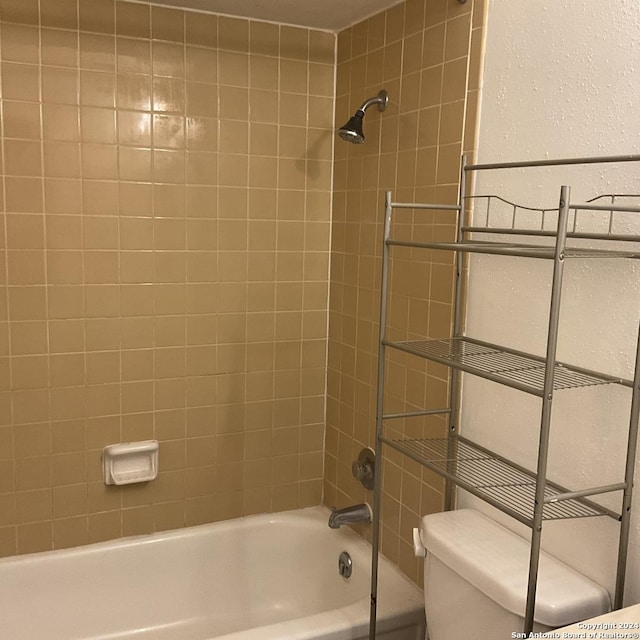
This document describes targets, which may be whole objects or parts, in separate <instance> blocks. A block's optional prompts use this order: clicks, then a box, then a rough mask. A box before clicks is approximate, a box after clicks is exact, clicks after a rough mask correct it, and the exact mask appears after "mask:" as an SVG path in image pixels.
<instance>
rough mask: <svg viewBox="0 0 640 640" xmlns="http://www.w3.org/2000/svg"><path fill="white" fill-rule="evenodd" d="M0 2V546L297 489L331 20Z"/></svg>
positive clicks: (315, 309) (325, 230) (315, 331)
mask: <svg viewBox="0 0 640 640" xmlns="http://www.w3.org/2000/svg"><path fill="white" fill-rule="evenodd" d="M0 11H1V15H0V18H1V33H0V39H1V45H0V54H1V65H2V67H1V76H2V104H1V107H2V119H1V120H2V157H1V160H2V176H3V181H2V187H3V190H2V195H3V203H4V208H3V211H4V212H6V213H3V215H2V226H1V227H0V242H1V259H2V261H1V262H0V278H1V279H2V284H3V285H5V286H4V287H3V291H4V293H3V294H2V295H0V555H9V554H14V553H25V552H30V551H37V550H43V549H51V548H60V547H66V546H70V545H75V544H82V543H87V542H93V541H97V540H103V539H107V538H112V537H117V536H120V535H128V534H138V533H143V532H149V531H153V530H160V529H167V528H174V527H180V526H184V525H192V524H198V523H202V522H208V521H212V520H217V519H223V518H228V517H232V516H239V515H242V514H249V513H254V512H260V511H268V510H279V509H286V508H291V507H297V506H304V505H309V504H318V503H319V502H320V501H321V493H322V467H323V435H324V434H323V431H324V393H325V366H326V345H327V295H328V292H327V289H328V281H327V279H328V261H329V240H330V207H331V196H330V188H331V168H332V165H331V153H332V136H333V134H332V126H333V92H334V69H335V67H334V42H335V37H334V36H333V35H332V34H328V33H324V32H319V31H313V30H308V29H302V28H292V27H287V26H278V25H275V24H267V23H262V22H255V21H249V20H240V19H231V18H226V17H216V16H214V15H207V14H200V13H192V12H185V11H178V10H173V9H168V8H158V7H154V8H150V7H149V6H148V5H144V4H130V3H126V2H120V1H118V2H115V3H114V1H113V0H79V2H78V0H39V1H38V0H2V1H1V2H0ZM148 438H156V439H158V440H159V441H160V474H159V477H158V479H157V480H156V481H155V482H152V483H149V484H144V485H135V486H128V487H123V488H116V487H106V486H105V485H104V484H103V483H102V481H101V470H100V456H101V450H102V447H104V446H105V445H106V444H109V443H114V442H120V441H132V440H142V439H148Z"/></svg>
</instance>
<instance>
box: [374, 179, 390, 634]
mask: <svg viewBox="0 0 640 640" xmlns="http://www.w3.org/2000/svg"><path fill="white" fill-rule="evenodd" d="M391 202H392V201H391V191H387V192H386V193H385V211H384V237H383V242H382V278H381V281H380V336H379V340H378V388H377V395H376V442H375V451H376V456H375V463H374V487H373V522H372V536H373V537H372V541H371V608H370V611H369V640H375V637H376V617H377V605H378V603H377V600H378V553H379V547H380V503H381V499H380V498H381V493H382V440H381V438H382V424H383V416H384V373H385V344H384V340H385V337H386V334H387V298H388V285H389V244H388V242H387V241H388V240H389V238H390V236H391V215H392V213H393V207H392V206H391Z"/></svg>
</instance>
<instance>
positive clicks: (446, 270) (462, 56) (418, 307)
mask: <svg viewBox="0 0 640 640" xmlns="http://www.w3.org/2000/svg"><path fill="white" fill-rule="evenodd" d="M483 7H484V3H483V2H480V1H476V2H473V0H468V1H467V2H466V3H465V4H460V3H459V2H458V1H457V0H426V1H425V0H407V1H406V2H404V3H402V4H399V5H397V6H395V7H393V8H392V9H390V10H388V11H386V12H384V13H381V14H379V15H377V16H374V17H372V18H370V19H368V20H366V21H364V22H362V23H360V24H357V25H355V26H354V27H352V28H350V29H348V30H345V31H343V32H341V33H340V34H339V35H338V62H337V74H338V75H337V95H336V120H337V121H338V122H337V124H338V125H340V124H342V122H343V121H346V120H347V119H348V118H349V117H350V115H351V114H352V113H353V112H354V111H355V109H356V108H357V107H358V106H359V105H360V104H361V103H362V102H363V101H364V100H365V99H367V98H369V97H372V96H375V95H376V94H377V93H378V91H379V90H380V89H381V88H385V89H386V90H387V91H388V92H389V97H390V103H389V106H388V107H387V109H386V111H385V112H384V113H379V112H378V111H377V110H376V108H375V107H373V108H371V109H370V110H369V111H368V112H367V114H366V117H365V119H364V131H365V136H366V142H365V144H363V145H349V144H347V143H339V144H336V147H335V163H334V196H333V232H332V254H331V293H330V313H329V360H328V382H327V435H326V452H325V489H324V490H325V502H326V503H327V504H333V505H336V506H339V507H341V506H344V505H347V504H352V503H354V502H361V501H363V500H368V501H372V500H373V496H372V493H371V492H366V491H365V490H364V489H363V488H362V486H361V485H360V484H359V483H358V482H357V481H356V480H355V479H354V478H353V477H352V475H351V462H352V460H354V459H355V458H356V457H357V455H358V451H359V450H360V448H361V447H362V446H365V445H368V446H374V439H375V415H376V409H375V404H376V389H377V385H376V378H377V358H378V355H377V354H378V334H379V322H378V318H379V299H380V270H381V253H382V244H381V243H382V230H383V214H384V191H385V190H392V191H393V199H394V200H395V201H405V202H415V201H422V202H437V203H447V204H455V203H456V201H457V191H458V182H459V172H460V157H461V154H462V152H463V150H473V149H474V148H475V147H474V140H475V135H474V124H475V117H476V110H475V107H474V106H473V105H474V104H476V103H477V100H476V102H475V103H474V102H473V98H475V97H476V96H477V91H478V90H479V73H480V68H481V64H480V59H479V56H480V55H481V52H482V46H481V45H482V37H481V36H482V25H483ZM472 28H473V32H474V37H473V43H472V37H471V34H472ZM470 51H471V53H472V56H471V63H472V64H471V65H470V64H469V60H470V55H469V54H470ZM470 68H471V70H472V73H471V75H472V76H473V78H472V79H471V80H468V76H469V69H470ZM474 92H475V93H474ZM465 119H467V121H468V122H467V126H466V137H465ZM395 219H396V222H395V230H394V236H395V237H404V238H414V239H425V240H426V239H429V240H431V239H453V238H454V237H455V227H454V220H453V217H452V216H451V215H450V214H447V213H434V212H420V211H412V210H408V211H404V212H403V211H397V213H396V214H395ZM392 255H393V256H394V257H393V258H392V264H391V272H390V281H391V291H392V295H391V298H390V307H389V336H390V337H391V338H393V339H420V338H426V337H429V338H442V337H448V336H449V335H450V332H451V321H452V286H453V281H454V268H453V256H452V255H450V254H447V253H443V252H437V253H436V252H431V251H424V250H421V251H416V250H406V249H395V250H394V251H393V254H392ZM386 389H387V395H386V401H385V408H386V411H387V412H395V411H411V410H417V409H424V408H429V409H435V408H442V407H446V406H447V405H448V372H447V370H446V369H445V368H444V367H442V366H440V365H437V364H435V363H427V362H425V361H422V360H420V359H417V358H414V357H413V356H405V355H400V354H399V353H398V352H395V353H394V352H391V353H390V354H389V358H388V364H387V385H386ZM386 424H387V425H388V426H389V428H391V429H393V431H387V434H388V435H390V436H393V435H394V433H395V434H398V435H403V434H406V435H410V436H414V437H421V436H425V435H432V436H437V435H438V434H442V433H444V432H445V430H446V423H445V420H444V419H442V418H430V419H424V418H419V419H415V418H414V419H411V420H405V421H394V422H393V424H392V423H391V422H390V421H389V422H387V423H386ZM383 476H384V481H383V487H384V489H383V495H382V530H381V535H382V537H381V545H382V551H383V552H384V554H385V555H387V556H388V557H389V558H391V559H392V560H393V561H394V562H396V563H397V564H398V565H399V566H400V568H401V569H402V570H403V571H404V572H405V573H406V574H407V575H408V576H410V577H411V578H412V579H413V580H415V581H417V582H420V581H421V579H422V573H421V571H422V567H421V563H420V562H418V561H416V559H415V557H414V555H413V547H412V544H411V530H412V528H413V527H415V526H417V523H418V521H419V517H420V516H421V515H423V514H426V513H430V512H433V511H439V510H441V509H442V507H443V495H442V494H443V483H442V481H441V479H440V478H439V477H437V476H435V474H433V473H432V472H430V471H428V470H427V469H424V468H422V467H420V466H419V465H417V464H415V463H413V462H412V461H411V460H409V459H408V458H404V457H402V456H400V455H398V454H397V453H395V452H394V451H393V450H391V449H388V448H386V449H385V451H384V462H383ZM364 533H365V534H366V533H367V530H366V529H365V530H364Z"/></svg>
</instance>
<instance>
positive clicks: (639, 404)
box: [613, 327, 640, 609]
mask: <svg viewBox="0 0 640 640" xmlns="http://www.w3.org/2000/svg"><path fill="white" fill-rule="evenodd" d="M639 418H640V327H638V342H637V345H636V366H635V370H634V374H633V392H632V395H631V412H630V416H629V435H628V440H627V458H626V466H625V473H624V482H625V485H626V486H625V488H624V493H623V496H622V511H621V512H620V513H621V514H622V515H621V517H620V541H619V544H618V567H617V571H616V590H615V594H614V598H613V608H614V609H621V608H622V605H623V600H624V583H625V578H626V572H627V553H628V550H629V531H630V525H631V498H632V493H633V474H634V472H635V467H636V450H637V448H638V419H639Z"/></svg>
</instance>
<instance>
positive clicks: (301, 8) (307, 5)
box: [153, 0, 403, 32]
mask: <svg viewBox="0 0 640 640" xmlns="http://www.w3.org/2000/svg"><path fill="white" fill-rule="evenodd" d="M402 1H403V0H153V4H162V5H167V6H171V7H183V8H188V9H196V10H198V11H209V12H212V13H223V14H226V15H230V16H238V17H243V18H254V19H256V20H268V21H270V22H281V23H285V24H294V25H300V26H303V27H309V28H312V29H325V30H327V31H333V32H337V31H342V29H345V28H346V27H350V26H351V25H353V24H356V23H357V22H361V21H362V20H364V19H365V18H368V17H370V16H373V15H375V14H376V13H380V12H381V11H384V10H385V9H388V8H389V7H392V6H393V5H396V4H399V3H400V2H402Z"/></svg>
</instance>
